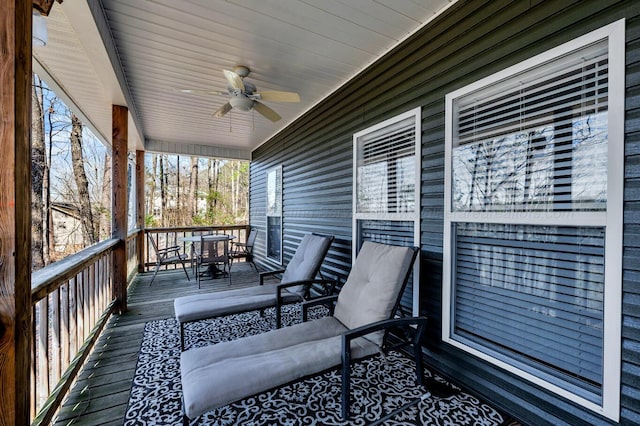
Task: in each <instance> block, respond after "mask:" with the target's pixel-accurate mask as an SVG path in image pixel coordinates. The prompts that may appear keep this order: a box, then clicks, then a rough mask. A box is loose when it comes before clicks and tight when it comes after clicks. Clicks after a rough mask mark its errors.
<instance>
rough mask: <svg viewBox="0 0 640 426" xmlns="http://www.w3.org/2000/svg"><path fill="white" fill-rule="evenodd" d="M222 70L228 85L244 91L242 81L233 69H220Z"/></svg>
mask: <svg viewBox="0 0 640 426" xmlns="http://www.w3.org/2000/svg"><path fill="white" fill-rule="evenodd" d="M222 72H224V77H225V78H226V79H227V81H228V82H229V86H231V87H233V88H234V89H237V90H241V91H243V92H244V83H243V82H242V77H240V76H239V75H238V74H236V73H235V72H233V71H229V70H222Z"/></svg>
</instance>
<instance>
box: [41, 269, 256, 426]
mask: <svg viewBox="0 0 640 426" xmlns="http://www.w3.org/2000/svg"><path fill="white" fill-rule="evenodd" d="M189 275H190V277H191V281H187V279H186V277H185V275H184V272H183V271H182V270H172V271H163V272H159V273H158V275H157V276H156V278H155V280H154V282H153V285H151V286H149V281H150V280H151V276H152V274H151V273H143V274H139V275H138V276H137V277H136V278H135V279H134V281H133V282H132V284H131V285H130V286H129V290H128V292H129V293H128V312H127V313H125V314H124V315H120V316H117V315H114V316H113V317H112V318H110V319H109V321H108V323H107V325H106V327H105V329H104V331H103V332H102V334H101V335H100V337H99V338H98V341H97V342H96V344H95V346H94V348H93V351H92V353H91V355H90V356H89V358H88V360H87V363H86V364H85V366H84V367H83V369H82V371H81V372H80V374H79V376H78V379H77V380H76V382H75V383H74V384H73V386H72V387H71V390H70V391H69V394H68V395H67V397H66V398H65V401H64V403H63V405H62V407H61V408H60V411H59V412H58V415H57V416H56V420H55V422H54V423H53V424H54V425H97V424H107V425H109V424H111V425H116V424H119V425H121V424H123V421H124V416H125V413H126V411H127V403H128V402H129V393H130V391H131V382H132V380H133V376H134V374H135V368H136V364H137V361H138V352H139V350H140V344H141V342H142V335H143V332H144V325H145V323H146V322H147V321H153V320H158V319H165V318H171V317H173V316H174V312H173V300H174V299H175V298H176V297H181V296H187V295H191V294H198V293H208V292H211V291H222V290H227V289H231V288H240V287H247V286H250V285H256V284H257V283H258V274H257V273H256V271H255V270H254V269H252V268H251V267H250V265H249V264H247V263H245V262H238V263H234V266H233V269H232V285H231V286H229V281H228V280H227V279H226V278H225V279H204V280H202V281H201V289H198V286H197V284H196V281H195V279H193V276H192V273H191V271H190V270H189Z"/></svg>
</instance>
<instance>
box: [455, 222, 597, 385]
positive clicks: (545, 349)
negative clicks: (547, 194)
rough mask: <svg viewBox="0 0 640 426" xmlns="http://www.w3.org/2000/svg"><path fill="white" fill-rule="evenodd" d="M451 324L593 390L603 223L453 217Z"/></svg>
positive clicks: (473, 337) (460, 332)
mask: <svg viewBox="0 0 640 426" xmlns="http://www.w3.org/2000/svg"><path fill="white" fill-rule="evenodd" d="M455 238H456V256H455V263H454V276H455V281H456V288H455V298H454V311H455V323H454V331H455V333H456V334H457V335H459V336H462V337H464V338H466V339H469V340H470V341H472V342H475V343H481V344H482V345H484V346H489V347H490V348H492V349H493V350H495V351H497V352H498V353H500V354H503V355H508V356H510V357H511V358H515V359H518V360H519V361H520V362H522V363H524V364H528V365H535V366H536V368H538V369H546V370H549V371H550V372H551V373H552V374H555V373H560V374H562V375H565V376H568V377H570V378H571V380H573V381H575V382H576V383H577V384H579V386H580V387H586V388H589V389H590V392H592V393H593V392H597V391H598V389H599V386H600V384H601V383H602V367H603V366H602V354H603V343H602V342H603V310H604V306H603V301H604V296H603V294H604V230H603V229H601V228H570V227H553V226H551V227H544V226H526V225H503V224H468V223H458V224H456V225H455Z"/></svg>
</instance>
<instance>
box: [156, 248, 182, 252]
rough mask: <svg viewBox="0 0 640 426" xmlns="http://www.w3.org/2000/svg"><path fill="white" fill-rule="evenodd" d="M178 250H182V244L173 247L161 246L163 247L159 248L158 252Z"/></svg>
mask: <svg viewBox="0 0 640 426" xmlns="http://www.w3.org/2000/svg"><path fill="white" fill-rule="evenodd" d="M177 250H180V246H171V247H165V248H161V249H158V253H167V252H170V251H177Z"/></svg>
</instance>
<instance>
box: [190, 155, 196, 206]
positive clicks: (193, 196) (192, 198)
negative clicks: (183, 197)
mask: <svg viewBox="0 0 640 426" xmlns="http://www.w3.org/2000/svg"><path fill="white" fill-rule="evenodd" d="M197 193H198V157H191V174H190V175H189V206H191V208H190V212H189V214H190V215H191V218H193V217H195V216H196V215H197V214H198V194H197Z"/></svg>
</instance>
